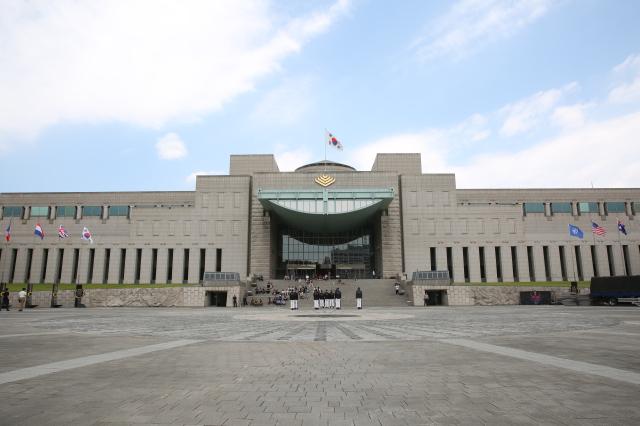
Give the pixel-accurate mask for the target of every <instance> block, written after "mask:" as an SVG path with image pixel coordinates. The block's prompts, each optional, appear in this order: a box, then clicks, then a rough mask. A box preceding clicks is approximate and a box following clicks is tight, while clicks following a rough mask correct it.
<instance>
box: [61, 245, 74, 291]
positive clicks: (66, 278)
mask: <svg viewBox="0 0 640 426" xmlns="http://www.w3.org/2000/svg"><path fill="white" fill-rule="evenodd" d="M74 250H75V249H74V248H73V246H70V247H65V248H64V256H63V258H62V273H61V274H60V282H61V283H65V284H74V283H72V282H71V272H72V271H73V253H74Z"/></svg>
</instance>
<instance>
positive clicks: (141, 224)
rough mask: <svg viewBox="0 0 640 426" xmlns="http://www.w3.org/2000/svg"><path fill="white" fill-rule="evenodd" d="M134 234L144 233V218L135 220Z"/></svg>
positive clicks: (140, 234)
mask: <svg viewBox="0 0 640 426" xmlns="http://www.w3.org/2000/svg"><path fill="white" fill-rule="evenodd" d="M136 235H137V236H139V237H141V236H142V235H144V220H136Z"/></svg>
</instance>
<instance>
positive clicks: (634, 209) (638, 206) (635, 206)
mask: <svg viewBox="0 0 640 426" xmlns="http://www.w3.org/2000/svg"><path fill="white" fill-rule="evenodd" d="M631 213H633V215H634V216H635V215H637V214H638V213H640V203H638V202H636V201H634V202H633V203H631Z"/></svg>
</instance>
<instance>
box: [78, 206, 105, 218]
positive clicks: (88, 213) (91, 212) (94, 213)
mask: <svg viewBox="0 0 640 426" xmlns="http://www.w3.org/2000/svg"><path fill="white" fill-rule="evenodd" d="M100 216H102V207H101V206H82V217H100Z"/></svg>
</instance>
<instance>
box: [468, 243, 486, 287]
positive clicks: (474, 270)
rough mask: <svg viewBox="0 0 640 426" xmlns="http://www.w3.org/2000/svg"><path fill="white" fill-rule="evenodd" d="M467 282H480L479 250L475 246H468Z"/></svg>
mask: <svg viewBox="0 0 640 426" xmlns="http://www.w3.org/2000/svg"><path fill="white" fill-rule="evenodd" d="M485 254H486V252H485ZM469 280H470V281H471V282H472V283H479V282H481V281H482V280H481V278H480V248H479V247H478V246H476V245H470V246H469Z"/></svg>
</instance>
